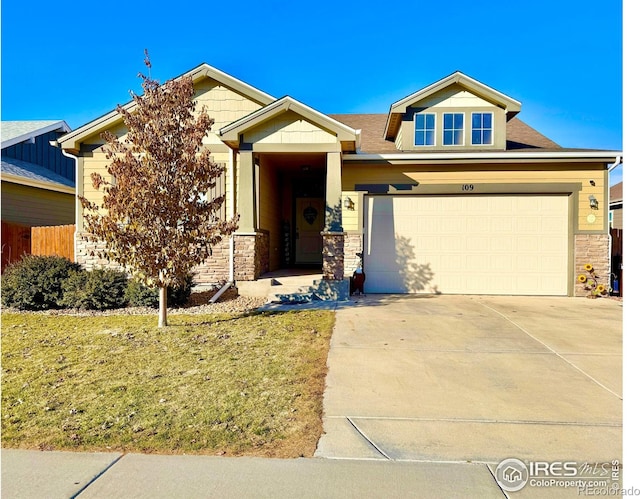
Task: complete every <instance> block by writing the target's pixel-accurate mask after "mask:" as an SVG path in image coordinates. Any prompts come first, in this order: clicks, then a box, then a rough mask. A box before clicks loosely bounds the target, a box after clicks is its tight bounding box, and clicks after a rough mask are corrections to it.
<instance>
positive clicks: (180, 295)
mask: <svg viewBox="0 0 640 499" xmlns="http://www.w3.org/2000/svg"><path fill="white" fill-rule="evenodd" d="M194 285H195V283H194V282H193V275H192V274H189V275H188V276H187V278H186V279H185V280H184V283H183V284H181V285H179V286H169V287H168V288H167V305H168V306H169V307H179V306H181V305H184V304H186V303H187V301H189V297H190V296H191V289H192V288H193V286H194ZM125 297H126V299H127V301H128V302H129V305H131V306H133V307H154V308H155V307H158V304H159V301H160V300H159V298H158V290H157V289H154V288H150V287H148V286H145V285H144V284H142V283H141V282H139V281H136V280H135V279H131V280H130V281H129V284H128V285H127V289H126V291H125Z"/></svg>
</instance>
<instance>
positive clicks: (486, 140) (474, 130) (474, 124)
mask: <svg viewBox="0 0 640 499" xmlns="http://www.w3.org/2000/svg"><path fill="white" fill-rule="evenodd" d="M471 143H472V144H475V145H485V144H492V143H493V113H472V114H471Z"/></svg>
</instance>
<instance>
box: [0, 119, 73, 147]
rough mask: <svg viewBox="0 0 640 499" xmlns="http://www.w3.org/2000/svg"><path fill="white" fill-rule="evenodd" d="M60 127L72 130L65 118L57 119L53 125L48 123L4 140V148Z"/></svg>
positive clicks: (66, 130)
mask: <svg viewBox="0 0 640 499" xmlns="http://www.w3.org/2000/svg"><path fill="white" fill-rule="evenodd" d="M59 129H62V130H63V131H65V132H70V131H71V127H70V126H69V125H67V123H66V122H65V121H64V120H60V121H57V122H56V123H52V124H51V125H47V126H45V127H42V128H38V129H37V130H33V131H31V132H28V133H24V134H22V135H19V136H18V137H13V138H11V139H7V140H3V141H2V149H4V148H6V147H11V146H13V145H16V144H19V143H20V142H24V141H25V140H29V139H30V138H35V137H38V136H40V135H43V134H45V133H49V132H53V131H55V130H59Z"/></svg>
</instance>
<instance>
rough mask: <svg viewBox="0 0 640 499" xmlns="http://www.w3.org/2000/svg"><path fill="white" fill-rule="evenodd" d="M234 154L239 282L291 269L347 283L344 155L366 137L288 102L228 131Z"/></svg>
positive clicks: (282, 101) (236, 274)
mask: <svg viewBox="0 0 640 499" xmlns="http://www.w3.org/2000/svg"><path fill="white" fill-rule="evenodd" d="M219 133H220V138H221V139H222V141H223V142H225V144H227V146H229V147H230V148H232V152H231V154H230V157H231V159H232V161H231V173H230V176H231V182H230V183H231V189H232V190H233V193H232V194H235V196H232V198H233V199H232V203H231V204H232V206H234V208H235V209H236V210H237V211H236V213H237V214H238V215H239V227H238V230H237V232H236V233H235V234H234V235H233V238H232V244H233V246H234V249H233V255H234V257H233V258H234V261H233V268H234V280H235V281H236V282H242V281H255V280H257V279H258V278H260V276H262V275H264V274H266V273H268V272H274V271H278V270H283V269H285V270H286V269H309V270H313V271H318V272H321V274H322V277H323V280H325V281H342V280H343V279H344V232H343V225H342V153H343V151H344V152H347V151H348V152H352V151H354V150H355V148H356V142H357V139H358V133H357V132H356V131H355V130H353V129H351V128H349V127H347V126H345V125H343V124H341V123H339V122H337V121H335V120H333V119H331V118H329V117H327V116H325V115H322V114H321V113H318V112H317V111H314V110H313V109H311V108H308V107H307V106H304V105H303V104H301V103H298V102H297V101H295V100H293V99H291V98H290V97H285V98H283V99H280V100H279V101H276V102H274V103H273V104H270V105H268V106H266V107H265V108H262V109H260V110H259V111H256V112H254V113H252V114H250V115H249V116H247V117H245V118H243V119H241V120H239V121H237V122H235V123H232V124H230V125H228V126H226V127H224V128H223V129H221V130H220V132H219Z"/></svg>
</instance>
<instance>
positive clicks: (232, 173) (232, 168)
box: [209, 148, 236, 303]
mask: <svg viewBox="0 0 640 499" xmlns="http://www.w3.org/2000/svg"><path fill="white" fill-rule="evenodd" d="M227 175H228V178H229V181H228V182H229V198H228V199H227V206H230V215H231V217H230V218H233V217H234V216H235V215H236V197H235V177H236V164H235V154H234V153H233V149H231V148H229V167H228V168H227ZM233 253H234V243H233V234H231V235H230V236H229V279H228V280H227V282H226V283H225V284H224V286H222V287H221V288H220V289H219V290H218V292H217V293H216V294H215V295H213V296H212V297H211V299H210V300H209V303H215V302H216V301H218V298H220V297H221V296H222V295H223V294H224V292H225V291H226V290H227V289H229V288H230V287H231V286H232V285H233V283H234V280H233V272H234V266H233Z"/></svg>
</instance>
